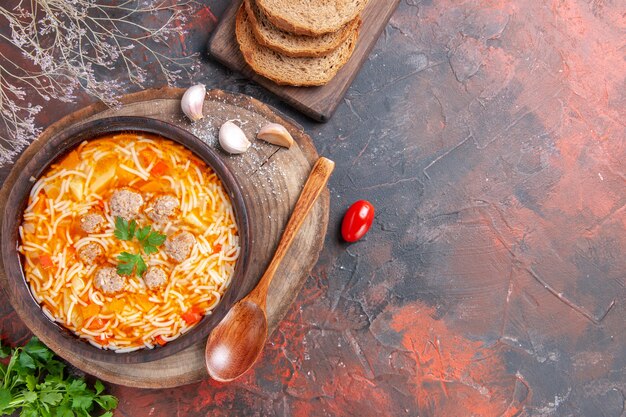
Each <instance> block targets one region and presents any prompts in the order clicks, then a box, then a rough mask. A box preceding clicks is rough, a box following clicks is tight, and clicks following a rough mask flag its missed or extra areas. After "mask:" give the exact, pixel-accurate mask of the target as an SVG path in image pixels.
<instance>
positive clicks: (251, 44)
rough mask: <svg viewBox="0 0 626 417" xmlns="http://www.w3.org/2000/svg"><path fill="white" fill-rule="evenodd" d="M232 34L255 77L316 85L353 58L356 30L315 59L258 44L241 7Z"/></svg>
mask: <svg viewBox="0 0 626 417" xmlns="http://www.w3.org/2000/svg"><path fill="white" fill-rule="evenodd" d="M235 26H236V29H235V33H236V36H237V42H238V43H239V49H241V53H242V54H243V57H244V59H245V61H246V62H247V63H248V65H249V66H250V67H251V68H252V69H253V70H254V71H255V72H256V73H258V74H260V75H262V76H263V77H265V78H269V79H270V80H272V81H274V82H275V83H277V84H280V85H293V86H315V85H324V84H326V83H327V82H328V81H330V80H331V79H332V78H333V77H334V76H335V74H337V71H339V68H341V67H342V66H343V65H344V64H345V63H346V62H348V59H349V58H350V56H351V55H352V52H353V51H354V47H355V46H356V41H357V38H358V31H354V32H353V33H352V34H351V35H350V36H349V37H348V39H346V40H345V42H344V43H342V44H341V45H339V47H338V48H337V49H335V50H334V51H332V52H331V53H329V54H328V55H325V56H322V57H317V58H294V57H288V56H285V55H281V54H279V53H278V52H276V51H274V50H272V49H269V48H266V47H264V46H262V45H260V44H259V43H258V42H257V41H256V39H255V38H254V34H253V33H252V24H251V22H250V20H249V19H248V16H247V14H246V10H245V6H244V5H241V7H240V8H239V11H238V12H237V20H236V25H235Z"/></svg>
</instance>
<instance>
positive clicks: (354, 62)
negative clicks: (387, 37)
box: [208, 0, 400, 122]
mask: <svg viewBox="0 0 626 417" xmlns="http://www.w3.org/2000/svg"><path fill="white" fill-rule="evenodd" d="M399 2H400V0H369V2H368V4H367V6H366V7H365V10H363V13H362V15H361V19H362V20H363V24H362V25H361V32H360V34H359V40H358V42H357V45H356V48H355V50H354V53H353V54H352V57H351V58H350V60H349V61H348V62H347V63H346V65H344V66H343V67H342V68H341V69H340V70H339V72H337V75H336V76H335V77H334V78H333V79H332V80H331V81H330V82H329V83H328V84H326V85H324V86H321V87H290V86H281V85H278V84H276V83H274V82H273V81H270V80H268V79H267V78H264V77H261V76H260V75H257V74H256V73H255V72H254V71H252V69H251V68H250V67H249V66H248V65H247V64H246V62H245V61H244V60H243V56H242V55H241V52H240V51H239V45H238V44H237V40H236V39H235V15H236V14H237V10H238V9H239V6H240V5H241V1H240V0H238V1H234V2H233V4H232V5H231V6H230V7H229V8H228V9H227V10H226V11H225V12H224V15H223V16H222V18H221V20H220V22H219V23H218V25H217V27H216V28H215V31H214V32H213V35H212V36H211V39H210V40H209V47H208V49H209V54H210V55H211V56H213V57H214V58H215V59H217V60H218V61H220V62H221V63H222V64H224V65H226V66H227V67H228V68H230V69H233V70H235V71H239V72H241V73H243V74H244V75H245V76H246V77H248V78H250V79H251V80H253V81H256V82H257V83H259V84H261V85H262V86H263V87H265V88H267V89H268V90H270V91H271V92H272V93H274V94H276V95H277V96H278V97H279V98H280V99H282V100H283V101H285V102H286V103H287V104H289V105H291V106H293V107H294V108H296V109H297V110H299V111H301V112H302V113H304V114H306V115H307V116H309V117H311V118H313V119H315V120H318V121H320V122H326V121H328V119H330V117H331V116H332V114H333V112H334V111H335V109H336V108H337V106H338V105H339V103H340V102H341V101H342V100H343V96H344V95H345V94H346V91H347V90H348V87H350V84H352V80H354V77H356V74H357V73H358V71H359V69H361V66H362V65H363V63H364V62H365V60H366V59H367V56H368V55H369V53H370V51H371V50H372V48H373V47H374V44H375V43H376V40H377V39H378V37H379V36H380V33H381V32H382V30H383V29H384V28H385V26H386V25H387V22H388V21H389V18H391V15H392V13H393V11H394V10H395V9H396V6H397V5H398V3H399Z"/></svg>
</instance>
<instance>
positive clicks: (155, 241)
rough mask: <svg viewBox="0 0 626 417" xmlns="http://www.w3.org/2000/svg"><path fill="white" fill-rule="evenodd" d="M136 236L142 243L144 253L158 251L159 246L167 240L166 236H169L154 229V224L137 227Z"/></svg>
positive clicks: (148, 253)
mask: <svg viewBox="0 0 626 417" xmlns="http://www.w3.org/2000/svg"><path fill="white" fill-rule="evenodd" d="M135 237H136V238H137V240H138V241H139V243H140V244H141V247H142V248H143V251H144V253H145V254H146V255H150V254H151V253H157V252H158V251H159V250H158V249H157V247H158V246H161V245H162V244H163V242H165V238H166V237H167V236H165V235H164V234H162V233H159V232H156V231H153V230H152V226H144V227H140V228H139V229H137V231H136V232H135Z"/></svg>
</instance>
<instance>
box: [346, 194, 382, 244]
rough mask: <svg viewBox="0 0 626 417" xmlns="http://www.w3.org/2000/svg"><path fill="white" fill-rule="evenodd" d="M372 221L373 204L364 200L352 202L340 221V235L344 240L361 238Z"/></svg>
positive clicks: (354, 240)
mask: <svg viewBox="0 0 626 417" xmlns="http://www.w3.org/2000/svg"><path fill="white" fill-rule="evenodd" d="M373 221H374V206H373V205H372V203H370V202H369V201H366V200H359V201H357V202H355V203H354V204H352V205H351V206H350V208H349V209H348V211H346V214H345V215H344V216H343V222H342V223H341V236H342V237H343V239H344V240H345V241H346V242H356V241H357V240H359V239H361V238H362V237H363V236H365V234H366V233H367V231H368V230H370V227H372V222H373Z"/></svg>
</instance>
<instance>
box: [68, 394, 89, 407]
mask: <svg viewBox="0 0 626 417" xmlns="http://www.w3.org/2000/svg"><path fill="white" fill-rule="evenodd" d="M92 404H93V398H92V397H90V396H87V395H77V396H75V397H74V398H73V399H72V408H73V409H75V410H76V409H78V410H85V411H87V410H89V409H90V408H91V405H92Z"/></svg>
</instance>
